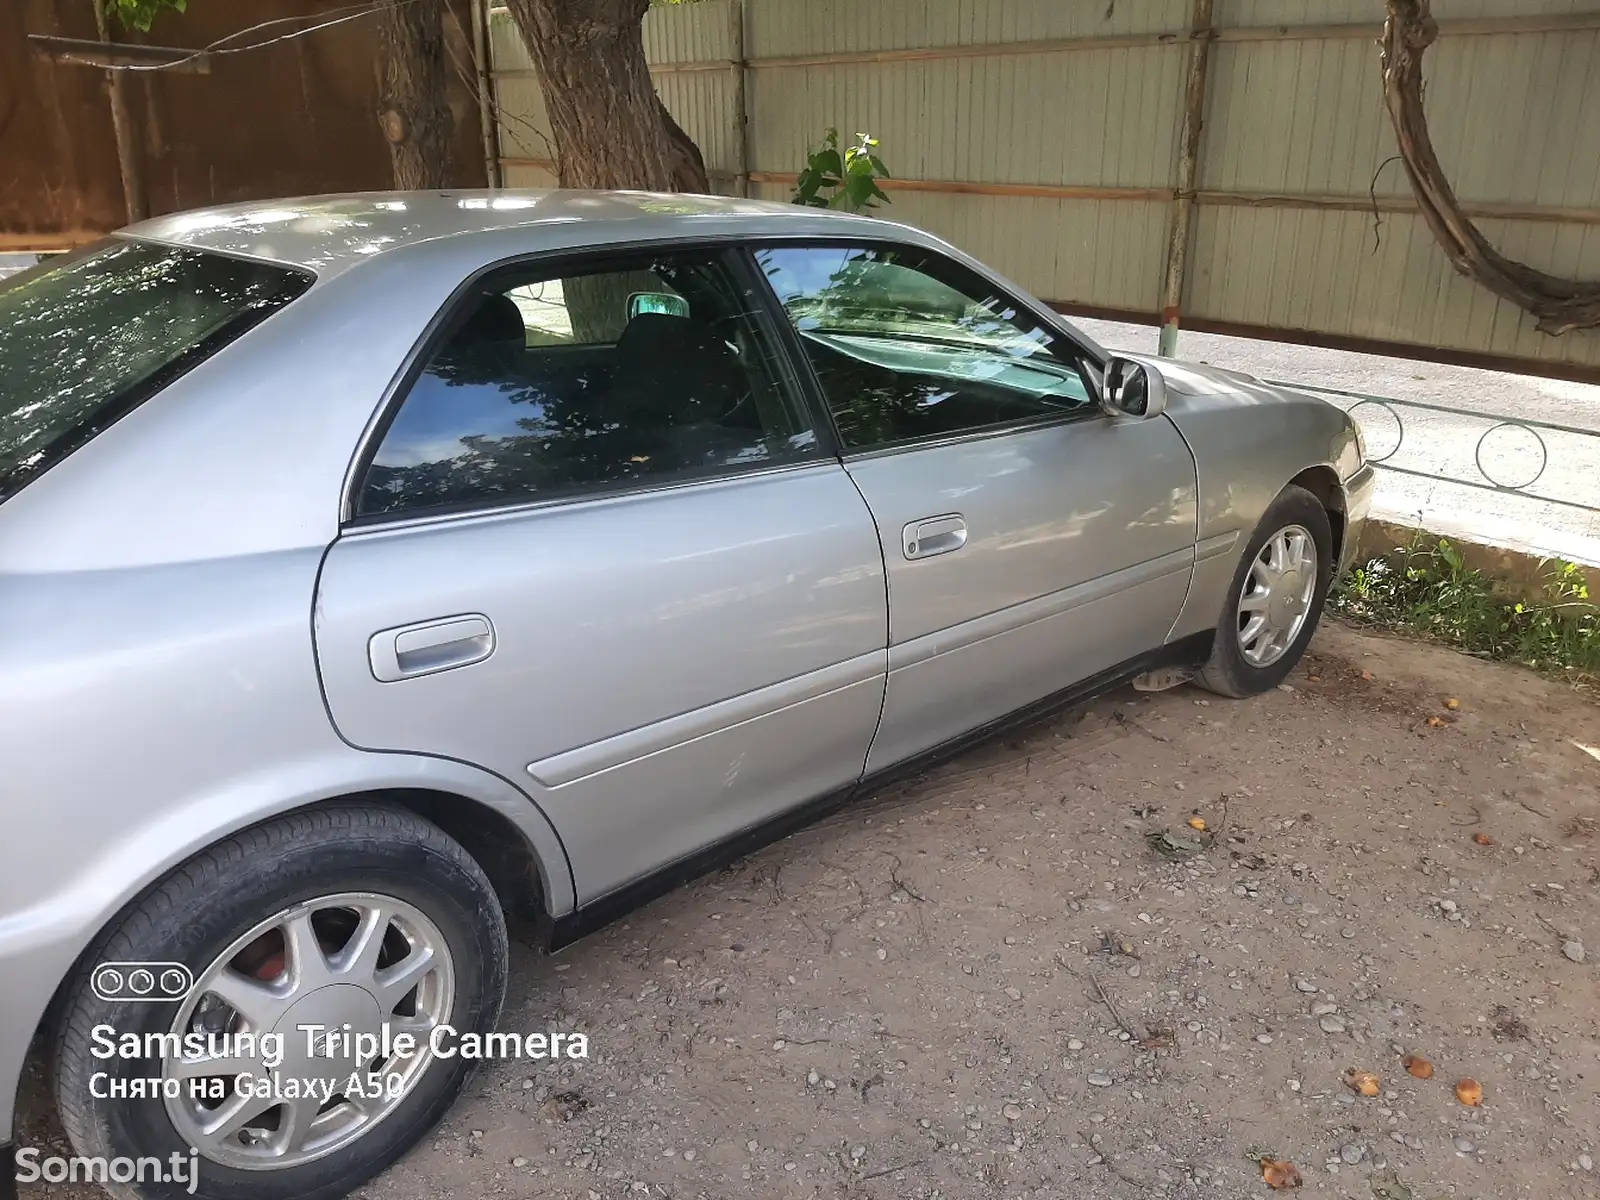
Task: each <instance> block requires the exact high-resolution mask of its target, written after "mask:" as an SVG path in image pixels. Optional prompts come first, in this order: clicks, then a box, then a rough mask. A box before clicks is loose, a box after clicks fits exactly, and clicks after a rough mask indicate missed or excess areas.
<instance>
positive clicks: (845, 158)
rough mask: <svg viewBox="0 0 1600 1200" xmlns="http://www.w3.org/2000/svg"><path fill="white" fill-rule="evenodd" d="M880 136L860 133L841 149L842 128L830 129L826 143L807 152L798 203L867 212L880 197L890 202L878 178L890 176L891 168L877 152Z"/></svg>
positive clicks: (797, 185)
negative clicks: (840, 130) (852, 142)
mask: <svg viewBox="0 0 1600 1200" xmlns="http://www.w3.org/2000/svg"><path fill="white" fill-rule="evenodd" d="M877 145H878V139H877V138H874V137H868V136H867V135H866V134H864V133H858V134H856V141H855V143H854V144H853V145H849V146H846V147H845V148H844V149H843V151H841V150H840V149H839V131H838V130H837V129H830V130H828V132H827V134H826V135H825V136H824V137H823V139H822V144H821V145H820V146H818V147H817V148H816V149H815V150H813V151H811V153H810V154H808V155H807V156H806V165H805V169H804V170H802V171H801V172H800V177H799V178H798V179H797V180H795V186H794V196H793V197H792V200H793V202H794V203H796V204H804V205H806V206H808V207H810V208H832V209H838V210H840V211H842V212H865V211H866V210H867V209H869V208H876V207H877V204H878V201H879V200H882V201H883V202H884V203H885V204H888V203H889V197H888V196H885V195H884V194H883V189H882V188H880V187H879V186H878V180H880V179H888V178H890V175H889V168H888V167H886V166H884V165H883V160H882V159H881V158H879V157H878V156H877V155H876V154H874V153H873V150H874V149H876V148H877Z"/></svg>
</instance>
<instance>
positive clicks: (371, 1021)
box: [56, 804, 507, 1200]
mask: <svg viewBox="0 0 1600 1200" xmlns="http://www.w3.org/2000/svg"><path fill="white" fill-rule="evenodd" d="M506 962H507V948H506V929H505V921H504V916H503V914H502V913H501V910H500V906H499V903H498V901H497V899H496V897H495V893H494V890H493V888H492V887H491V885H490V883H489V881H488V879H487V878H485V876H484V874H483V871H482V870H481V869H480V868H479V866H478V864H477V863H476V862H475V861H474V860H473V859H472V857H471V856H470V855H469V854H468V853H467V852H466V851H465V850H464V849H463V848H462V847H461V846H460V845H459V844H457V843H456V842H455V841H453V840H452V839H451V838H449V837H448V836H446V835H445V834H444V833H443V832H442V831H441V830H439V829H438V828H437V827H435V826H433V825H431V824H429V823H428V822H426V821H424V820H422V819H421V818H419V817H417V816H415V815H413V814H412V813H409V812H406V811H404V810H400V809H394V808H388V807H384V806H379V805H355V804H351V805H336V806H330V807H327V808H321V809H313V810H308V811H306V812H302V813H295V814H291V815H289V816H287V817H283V818H280V819H278V820H276V821H272V822H269V823H267V824H265V825H260V826H257V827H256V828H253V829H250V830H246V831H245V832H243V833H241V834H238V835H237V836H235V837H233V838H230V839H228V840H227V841H224V842H222V843H220V844H218V845H216V846H213V847H211V848H210V849H209V850H207V851H205V852H204V853H202V854H200V855H198V856H197V857H195V858H194V859H192V860H190V861H189V862H188V863H187V864H185V865H184V866H183V867H181V868H179V869H178V870H177V871H175V872H173V874H171V875H170V876H168V878H167V879H166V880H164V881H163V882H162V883H161V884H159V885H158V886H157V887H156V888H155V889H154V890H152V891H151V892H150V893H149V894H147V895H146V896H145V897H144V898H143V899H142V900H140V901H139V902H138V903H137V904H136V905H135V906H134V907H133V908H132V909H131V910H130V911H129V912H127V913H126V914H125V915H124V916H123V917H122V918H121V919H120V920H119V921H118V922H117V923H116V925H115V927H114V928H113V929H111V930H110V931H109V932H108V933H107V934H106V935H105V936H104V937H103V938H102V939H101V940H100V942H99V943H98V944H97V945H96V947H94V949H93V950H92V952H91V953H90V954H89V955H88V956H86V959H85V963H84V966H83V968H82V970H80V972H79V973H78V975H77V977H76V978H75V979H74V980H73V981H72V982H71V983H70V985H69V987H70V992H69V996H68V1000H67V1004H66V1007H65V1012H64V1016H63V1020H62V1023H61V1028H60V1032H59V1034H58V1037H57V1043H56V1101H57V1105H58V1107H59V1109H60V1111H61V1116H62V1123H63V1125H64V1126H65V1127H66V1130H67V1134H68V1136H69V1137H70V1138H71V1140H72V1143H73V1146H74V1148H75V1150H76V1152H77V1153H78V1154H80V1155H83V1156H86V1157H93V1158H105V1159H130V1160H132V1159H148V1158H157V1159H161V1160H162V1161H163V1162H164V1163H166V1162H170V1161H172V1156H173V1155H177V1156H178V1160H180V1161H183V1162H189V1161H195V1159H197V1161H198V1172H199V1188H198V1192H199V1194H200V1195H203V1196H208V1197H217V1198H219V1200H279V1198H282V1200H288V1198H290V1197H295V1198H299V1197H327V1198H330V1200H331V1198H332V1197H337V1196H343V1195H345V1194H346V1193H348V1192H349V1191H350V1190H351V1189H352V1188H354V1187H357V1186H359V1185H360V1184H361V1183H362V1182H364V1181H365V1180H367V1179H369V1178H370V1177H371V1176H372V1175H374V1174H376V1173H377V1172H378V1171H380V1170H382V1169H383V1168H384V1167H386V1166H388V1165H389V1164H390V1163H391V1162H393V1161H394V1160H395V1159H397V1158H398V1157H399V1156H400V1155H401V1154H403V1153H404V1152H405V1151H406V1150H407V1149H408V1148H410V1146H412V1145H413V1144H414V1143H415V1142H416V1141H417V1139H418V1138H420V1137H421V1136H422V1135H423V1134H424V1133H425V1132H426V1131H427V1130H428V1129H429V1128H430V1127H431V1126H432V1125H433V1124H434V1123H435V1122H436V1121H438V1119H439V1118H440V1117H441V1116H442V1115H443V1114H444V1112H445V1110H446V1109H448V1108H449V1106H450V1104H451V1103H452V1102H453V1101H454V1099H455V1098H456V1096H457V1095H458V1094H459V1093H460V1091H461V1089H462V1087H463V1086H464V1085H465V1083H466V1081H467V1078H468V1076H469V1074H470V1072H471V1069H472V1068H473V1067H474V1066H475V1065H476V1064H475V1062H474V1060H471V1059H467V1058H463V1057H460V1056H453V1057H452V1056H450V1055H449V1053H448V1049H447V1050H446V1053H443V1054H441V1053H435V1050H436V1048H444V1047H448V1048H454V1045H455V1039H456V1038H457V1037H458V1036H459V1035H461V1034H467V1033H478V1034H484V1033H488V1032H490V1031H492V1030H493V1028H494V1025H495V1021H496V1019H497V1018H498V1016H499V1012H500V1004H501V1000H502V997H503V994H504V990H505V978H506ZM112 964H115V965H112ZM138 964H149V966H147V967H146V968H144V969H145V974H144V975H140V974H139V970H140V967H139V965H138ZM169 975H170V980H169V979H168V976H169ZM190 979H192V984H189V985H188V986H187V987H180V986H178V984H180V983H187V981H188V980H190ZM152 980H153V981H154V984H155V986H154V988H153V989H152V988H151V987H149V986H147V985H148V984H149V983H150V982H151V981H152ZM169 983H170V984H171V985H172V986H170V987H169V986H168V984H169ZM141 990H143V992H144V993H145V996H151V995H161V994H163V993H168V994H170V993H173V992H176V993H178V995H177V997H176V998H163V999H160V1000H155V999H148V998H144V997H140V996H139V995H138V993H139V992H140V991H141ZM119 997H123V998H119ZM443 1025H448V1026H450V1027H451V1030H452V1031H453V1033H450V1034H449V1035H448V1040H447V1041H446V1040H441V1041H440V1042H439V1043H438V1046H437V1047H436V1046H435V1044H434V1041H433V1040H432V1039H431V1037H430V1034H431V1031H432V1030H433V1029H435V1028H437V1027H438V1026H443ZM129 1034H132V1035H134V1051H133V1053H131V1054H130V1055H129V1056H128V1057H124V1056H123V1053H122V1050H121V1047H123V1046H124V1045H127V1044H128V1039H127V1035H129ZM274 1034H276V1035H278V1037H277V1038H276V1039H275V1040H274V1039H272V1038H271V1037H269V1036H268V1035H274ZM151 1035H155V1036H151ZM361 1035H367V1036H365V1037H363V1036H361ZM402 1035H409V1038H410V1041H409V1042H408V1041H405V1040H402ZM109 1047H116V1048H117V1049H116V1050H115V1052H113V1053H108V1052H107V1051H108V1048H109ZM307 1083H310V1084H311V1085H312V1086H311V1087H309V1088H308V1087H307V1086H306V1084H307ZM191 1149H192V1150H193V1151H194V1152H195V1159H191ZM109 1190H111V1191H112V1193H113V1194H114V1195H117V1196H121V1197H127V1198H129V1200H134V1198H137V1200H154V1198H156V1197H163V1198H165V1197H178V1196H183V1195H188V1194H190V1192H189V1188H188V1186H187V1184H186V1181H185V1182H179V1181H174V1180H169V1181H167V1182H156V1181H155V1180H154V1179H152V1178H149V1177H141V1178H140V1179H136V1180H133V1181H129V1182H123V1183H115V1182H114V1183H113V1184H112V1186H111V1187H110V1189H109Z"/></svg>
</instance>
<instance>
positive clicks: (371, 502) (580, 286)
mask: <svg viewBox="0 0 1600 1200" xmlns="http://www.w3.org/2000/svg"><path fill="white" fill-rule="evenodd" d="M766 321H767V318H766V316H765V314H764V312H763V311H761V309H760V308H759V305H758V304H757V303H756V301H755V299H754V298H753V297H752V296H751V295H750V294H749V291H748V289H747V288H746V287H745V285H744V284H743V283H742V282H741V281H740V280H739V279H738V278H737V277H736V276H735V274H734V273H733V272H732V271H731V270H730V269H729V266H728V263H727V261H726V259H725V258H724V256H723V255H722V253H721V252H718V251H678V252H669V253H664V254H659V255H656V256H653V257H649V258H645V259H639V260H634V261H629V262H625V263H624V262H618V263H613V264H607V265H597V266H595V267H593V268H579V267H567V268H565V269H562V270H559V271H553V270H551V269H546V270H545V271H544V272H542V273H537V274H531V275H530V274H524V275H523V276H522V277H521V278H517V277H508V276H502V277H499V278H498V279H497V280H496V281H495V282H494V283H493V284H491V285H488V286H487V287H486V288H484V289H482V290H479V291H478V292H476V293H475V294H474V295H473V296H471V297H470V298H469V299H468V301H467V302H466V305H465V307H464V309H463V310H462V312H461V313H460V314H459V316H458V320H457V321H456V323H455V325H454V327H453V329H452V331H451V332H450V333H448V334H447V336H446V338H445V340H444V342H443V343H442V344H441V345H440V346H439V347H438V349H437V350H435V351H434V352H433V354H432V356H431V357H430V358H429V360H428V361H427V363H426V365H425V366H424V368H423V370H422V373H421V374H420V375H419V376H418V378H417V380H416V382H415V383H414V384H413V385H412V386H411V389H410V391H409V392H408V393H407V395H406V397H405V399H404V400H403V402H402V403H401V405H400V408H399V411H398V412H397V413H396V414H395V417H394V420H393V422H392V423H391V424H390V426H389V428H388V430H387V431H386V432H385V434H384V436H383V440H382V442H381V443H380V445H379V447H378V450H377V453H376V455H375V456H374V458H373V461H372V464H371V466H370V467H369V468H368V470H367V473H366V477H365V480H364V482H363V485H362V489H361V492H360V495H359V498H358V501H357V505H356V512H357V515H358V516H372V515H377V514H396V513H402V512H403V513H414V512H418V511H426V510H438V509H445V508H459V507H472V506H480V505H492V504H499V503H509V502H514V501H519V500H540V499H547V498H551V497H557V496H560V495H562V494H564V493H568V494H570V493H572V492H574V491H582V490H591V489H597V488H608V487H627V486H633V485H640V484H649V483H654V482H671V481H674V480H688V479H693V478H695V477H697V476H705V475H707V474H720V473H725V472H728V471H733V470H738V469H743V468H749V467H758V466H767V465H778V464H782V463H787V462H795V461H800V460H803V459H805V458H808V457H812V456H815V455H816V454H817V453H818V450H817V442H816V436H815V431H814V429H813V428H812V423H811V421H810V419H809V418H808V417H807V415H806V413H805V411H804V409H803V407H802V406H801V405H800V404H798V403H797V402H796V400H795V398H794V395H793V391H792V389H791V388H789V387H786V386H785V385H784V383H783V379H784V376H783V373H782V371H781V369H780V368H779V365H778V363H779V360H778V358H777V353H778V352H777V350H776V340H775V338H774V337H773V336H772V330H771V328H770V326H769V325H768V324H767V323H766Z"/></svg>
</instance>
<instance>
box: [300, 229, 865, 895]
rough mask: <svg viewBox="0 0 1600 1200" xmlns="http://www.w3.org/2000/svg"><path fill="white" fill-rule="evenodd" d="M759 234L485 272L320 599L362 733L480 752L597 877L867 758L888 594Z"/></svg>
mask: <svg viewBox="0 0 1600 1200" xmlns="http://www.w3.org/2000/svg"><path fill="white" fill-rule="evenodd" d="M742 271H743V266H742V262H741V260H739V259H737V258H734V257H732V256H730V255H728V254H727V253H726V252H723V251H715V250H692V249H686V250H677V251H662V252H657V253H652V254H648V255H645V256H643V257H635V258H631V259H628V260H625V261H624V260H613V261H609V262H608V261H596V260H589V261H584V262H568V263H565V264H563V265H561V266H560V267H559V268H552V267H549V266H543V267H524V268H511V269H508V270H506V271H502V272H499V273H497V274H496V275H494V276H492V277H489V278H488V279H486V280H485V281H484V283H483V286H481V287H476V288H474V289H473V290H472V293H471V295H469V296H468V297H467V298H466V299H465V300H464V301H463V302H462V306H461V310H460V311H459V312H458V313H457V314H456V316H455V317H454V319H453V320H452V321H450V322H449V323H448V324H447V326H446V329H445V331H444V332H443V333H442V335H441V336H440V337H439V339H437V345H436V346H435V348H434V349H433V350H432V351H431V352H430V353H429V354H428V355H427V356H426V358H425V360H424V366H423V369H422V370H421V371H420V372H419V373H418V374H417V375H416V378H415V381H414V382H413V383H412V384H411V385H410V386H409V389H408V390H406V392H405V394H404V396H403V399H401V400H400V401H399V402H398V405H397V407H396V408H395V409H394V411H393V412H392V414H391V415H390V417H389V418H388V422H387V425H386V427H385V428H384V429H383V431H382V433H381V437H380V438H379V439H378V440H377V444H376V446H375V449H373V450H372V452H371V453H370V455H369V461H367V462H366V463H365V465H364V466H363V467H362V469H361V471H360V472H359V474H358V476H357V479H356V483H355V485H354V486H355V489H356V490H355V492H354V494H353V496H352V498H351V507H352V509H353V512H352V514H351V516H352V520H351V521H350V523H349V525H348V527H347V528H346V530H345V532H344V533H343V535H342V536H341V537H340V539H339V540H338V542H337V543H335V545H334V546H333V548H332V550H331V551H330V552H329V555H328V559H327V562H326V565H325V566H324V569H323V572H322V577H321V581H320V585H319V590H318V595H317V604H316V636H317V655H318V662H319V664H320V666H321V669H322V675H323V679H324V683H325V687H326V690H327V697H328V702H329V707H330V711H331V713H332V715H333V719H334V721H335V722H336V723H337V725H338V728H339V730H340V732H341V733H342V734H343V735H344V737H345V738H347V739H348V740H349V741H350V742H352V743H353V744H355V745H357V746H360V747H364V748H368V749H374V750H401V751H410V752H416V753H425V754H433V755H441V756H446V757H450V758H455V759H462V760H465V761H468V762H472V763H476V764H478V765H480V766H483V767H485V768H487V769H489V770H491V771H494V772H496V773H498V774H500V775H501V776H503V777H504V778H506V779H508V780H512V781H514V782H515V783H516V784H517V785H518V786H519V787H521V788H523V789H524V790H525V791H526V792H527V793H528V794H529V795H530V796H531V797H532V798H533V799H534V800H535V801H537V803H538V804H539V805H540V806H541V807H542V808H543V810H544V811H545V813H546V814H547V815H548V816H549V818H550V820H551V822H552V823H553V824H554V826H555V828H556V830H557V831H558V832H559V834H560V836H561V838H562V841H563V843H564V844H565V846H566V849H567V852H568V857H569V859H570V861H571V864H572V869H573V874H574V882H575V885H576V888H577V892H578V897H579V900H580V902H586V901H589V900H592V899H594V898H595V897H597V896H599V895H602V894H604V893H606V892H609V891H612V890H614V889H616V888H618V887H619V886H621V885H623V884H626V883H628V882H629V881H630V880H633V879H635V878H637V877H639V876H640V875H643V874H645V873H647V872H648V871H649V870H651V869H652V868H654V867H659V866H662V865H664V864H666V863H669V862H671V861H673V860H675V859H679V858H682V857H684V856H686V855H688V854H691V853H692V852H694V851H695V850H697V849H699V848H701V847H703V846H706V845H708V844H710V843H713V842H716V841H720V840H722V839H723V838H726V837H728V836H730V835H731V834H734V833H737V832H739V831H740V830H742V829H745V828H747V827H750V826H753V825H757V824H759V823H761V822H762V821H764V820H766V819H768V818H770V817H772V816H774V815H776V814H777V813H779V812H781V811H783V810H784V809H786V808H789V807H791V806H793V805H796V804H799V803H801V802H803V801H805V800H807V799H809V798H811V797H813V796H815V795H817V794H819V793H824V792H827V791H829V790H830V789H833V788H836V787H840V786H844V785H848V784H850V783H853V782H854V781H855V780H856V779H857V778H858V777H859V776H860V774H861V772H862V769H863V764H864V761H865V758H866V754H867V749H868V746H869V744H870V741H871V738H872V733H873V730H874V728H875V726H876V723H877V717H878V713H879V710H880V708H881V704H882V699H883V687H884V670H885V659H886V651H885V642H886V636H887V635H886V629H885V622H886V615H885V614H886V601H885V596H884V579H883V567H882V558H881V556H880V554H879V550H878V544H877V539H876V537H875V535H874V532H873V525H872V519H871V515H870V513H869V512H868V510H867V508H866V506H865V505H864V504H863V503H862V500H861V497H860V495H859V493H858V492H857V490H856V488H855V487H854V486H853V485H852V483H851V482H850V478H849V476H848V475H847V474H846V473H845V471H844V469H843V468H842V467H841V465H840V464H839V462H838V460H837V459H835V458H831V457H827V456H824V455H823V454H822V453H821V451H820V450H819V447H818V441H817V437H816V431H815V429H814V428H813V423H812V421H811V419H810V418H809V416H808V415H807V411H806V407H805V405H804V403H803V402H802V399H801V396H800V393H798V391H797V390H796V388H795V386H794V381H793V380H792V379H790V378H788V377H787V375H786V373H785V370H786V368H785V366H784V360H783V354H782V352H781V350H780V349H778V347H777V344H776V341H775V332H776V331H775V329H774V328H773V327H772V325H771V324H770V321H771V318H769V317H767V316H765V315H764V314H763V313H762V311H761V309H762V305H761V304H760V303H756V302H754V301H753V291H752V285H750V284H749V282H748V275H746V274H742V273H741V272H742Z"/></svg>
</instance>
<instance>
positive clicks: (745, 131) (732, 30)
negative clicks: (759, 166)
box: [728, 0, 750, 196]
mask: <svg viewBox="0 0 1600 1200" xmlns="http://www.w3.org/2000/svg"><path fill="white" fill-rule="evenodd" d="M744 23H745V12H744V0H728V69H729V71H730V73H731V74H730V82H731V83H732V84H733V171H734V181H733V190H734V191H735V192H736V193H737V194H738V195H740V196H748V195H749V194H750V113H749V80H750V63H749V61H748V60H747V59H746V58H745V44H744V37H745V29H744Z"/></svg>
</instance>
